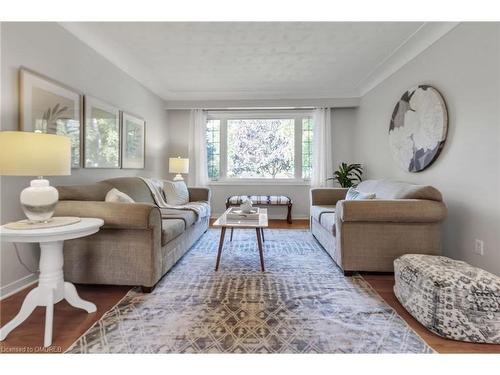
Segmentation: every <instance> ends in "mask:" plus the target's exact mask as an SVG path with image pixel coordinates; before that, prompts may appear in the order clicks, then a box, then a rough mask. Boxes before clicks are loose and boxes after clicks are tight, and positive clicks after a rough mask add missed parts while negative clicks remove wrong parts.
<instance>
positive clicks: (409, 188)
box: [357, 180, 443, 202]
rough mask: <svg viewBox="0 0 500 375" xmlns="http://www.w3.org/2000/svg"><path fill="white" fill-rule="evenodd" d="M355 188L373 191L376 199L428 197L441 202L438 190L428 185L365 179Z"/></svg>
mask: <svg viewBox="0 0 500 375" xmlns="http://www.w3.org/2000/svg"><path fill="white" fill-rule="evenodd" d="M357 189H358V190H359V191H362V192H364V193H375V194H376V195H377V199H428V200H432V201H438V202H441V201H442V200H443V197H442V195H441V193H440V192H439V190H437V189H436V188H434V187H432V186H429V185H414V184H410V183H407V182H399V181H391V180H366V181H363V182H361V183H360V184H359V185H358V186H357Z"/></svg>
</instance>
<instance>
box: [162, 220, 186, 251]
mask: <svg viewBox="0 0 500 375" xmlns="http://www.w3.org/2000/svg"><path fill="white" fill-rule="evenodd" d="M161 225H162V226H161V228H162V229H161V246H165V245H166V244H167V243H169V242H170V241H172V240H173V239H174V238H176V237H179V236H180V235H181V234H182V233H184V230H185V229H184V220H181V219H163V220H162V221H161Z"/></svg>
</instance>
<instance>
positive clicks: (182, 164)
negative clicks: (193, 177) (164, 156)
mask: <svg viewBox="0 0 500 375" xmlns="http://www.w3.org/2000/svg"><path fill="white" fill-rule="evenodd" d="M168 171H169V172H170V173H177V174H176V175H175V177H174V181H183V180H184V179H183V178H182V175H181V173H189V159H185V158H181V157H180V156H178V157H176V158H169V159H168Z"/></svg>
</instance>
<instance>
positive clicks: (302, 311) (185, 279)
mask: <svg viewBox="0 0 500 375" xmlns="http://www.w3.org/2000/svg"><path fill="white" fill-rule="evenodd" d="M218 237H219V231H216V230H209V231H207V233H205V235H203V237H202V238H201V239H200V240H199V241H198V242H197V243H196V244H195V245H194V246H193V248H192V249H191V250H190V251H189V252H188V253H187V254H186V255H185V256H184V257H183V258H182V259H181V260H180V261H179V262H178V263H177V265H176V266H175V267H174V268H173V269H172V270H170V272H169V273H168V274H167V275H166V276H165V277H164V278H163V279H162V280H161V281H160V283H159V284H158V285H157V287H156V289H155V290H154V291H153V292H152V293H151V294H143V293H141V292H140V290H139V289H138V288H136V289H133V290H131V291H130V292H129V293H128V294H127V296H126V297H125V298H124V299H123V300H122V301H121V302H120V303H118V305H116V306H115V307H114V308H113V309H112V310H111V311H109V312H108V313H106V314H105V315H104V316H103V317H102V318H101V319H100V320H99V321H98V322H97V323H96V324H94V326H93V327H91V328H90V329H89V330H88V331H87V332H86V333H85V334H84V335H83V336H82V337H80V338H79V339H78V340H77V342H75V343H74V344H73V345H72V346H71V347H70V348H69V349H68V352H69V353H431V352H432V351H433V350H432V349H431V348H430V347H429V346H428V345H427V344H426V343H425V342H424V341H423V340H422V339H421V338H420V337H419V336H418V335H417V334H416V333H415V332H414V331H413V330H412V329H411V328H410V327H409V326H408V325H407V324H406V323H405V322H404V321H403V320H402V319H401V318H400V317H399V316H398V315H397V313H396V312H395V311H394V310H393V309H392V308H391V307H390V306H388V305H387V304H386V303H385V302H384V301H383V300H382V299H381V298H380V297H379V296H378V295H377V294H376V292H374V291H373V289H372V288H371V287H370V286H369V285H368V284H367V283H366V282H365V281H364V280H363V279H362V278H361V277H360V276H354V277H345V276H344V275H343V274H342V273H341V271H340V270H339V269H338V268H337V266H336V265H335V263H333V261H332V259H331V258H330V257H329V256H328V254H327V253H326V252H325V251H324V250H323V248H322V247H321V245H319V244H318V242H317V241H316V240H315V239H314V237H313V236H312V235H311V234H310V233H309V232H308V231H305V230H267V231H266V233H265V239H266V241H265V242H264V247H265V248H264V258H265V265H266V271H265V272H260V265H259V256H258V252H257V244H256V239H255V231H253V230H235V232H234V238H233V241H232V242H230V241H228V240H226V244H225V248H224V252H223V254H222V261H221V266H220V269H219V271H218V272H215V271H214V266H215V259H216V254H217V245H218V240H219V238H218Z"/></svg>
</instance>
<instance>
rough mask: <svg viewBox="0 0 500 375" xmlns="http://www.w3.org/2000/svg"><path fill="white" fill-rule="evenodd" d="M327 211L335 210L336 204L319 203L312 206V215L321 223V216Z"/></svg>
mask: <svg viewBox="0 0 500 375" xmlns="http://www.w3.org/2000/svg"><path fill="white" fill-rule="evenodd" d="M326 212H335V206H333V205H326V204H325V205H318V206H311V216H312V217H313V218H315V219H316V220H317V221H318V222H320V223H321V217H322V216H323V214H325V213H326Z"/></svg>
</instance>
